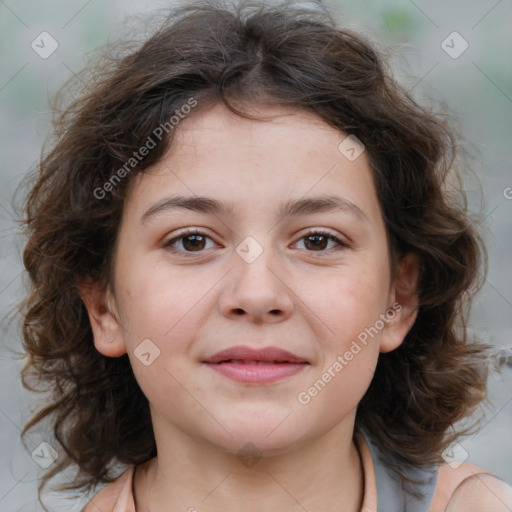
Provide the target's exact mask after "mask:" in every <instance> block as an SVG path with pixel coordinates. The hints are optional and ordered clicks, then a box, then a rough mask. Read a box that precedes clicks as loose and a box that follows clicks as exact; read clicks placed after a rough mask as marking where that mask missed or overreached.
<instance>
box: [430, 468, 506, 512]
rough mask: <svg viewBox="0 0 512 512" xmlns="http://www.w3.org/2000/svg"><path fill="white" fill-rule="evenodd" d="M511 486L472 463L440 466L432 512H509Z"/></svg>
mask: <svg viewBox="0 0 512 512" xmlns="http://www.w3.org/2000/svg"><path fill="white" fill-rule="evenodd" d="M511 509H512V487H511V486H510V485H508V484H507V483H506V482H504V481H502V480H500V479H499V478H498V477H496V476H495V475H492V474H491V473H490V472H489V471H486V470H485V469H483V468H480V467H478V466H475V465H473V464H461V465H460V466H459V467H457V468H456V469H454V468H452V467H450V466H449V465H448V464H442V465H441V466H440V467H439V473H438V478H437V485H436V491H435V494H434V499H433V501H432V506H431V508H430V511H429V512H445V511H446V512H482V511H484V510H492V511H493V512H501V511H503V512H510V510H511Z"/></svg>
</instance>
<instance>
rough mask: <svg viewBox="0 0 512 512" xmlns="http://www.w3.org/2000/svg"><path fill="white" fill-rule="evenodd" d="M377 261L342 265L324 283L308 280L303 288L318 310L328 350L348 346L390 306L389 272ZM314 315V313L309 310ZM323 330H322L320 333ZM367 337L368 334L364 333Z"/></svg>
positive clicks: (307, 302)
mask: <svg viewBox="0 0 512 512" xmlns="http://www.w3.org/2000/svg"><path fill="white" fill-rule="evenodd" d="M381 271H382V269H381V268H380V267H379V266H378V265H376V264H374V265H373V266H372V265H362V266H361V268H359V269H358V268H357V267H350V268H348V267H347V268H343V269H338V270H337V271H335V272H332V273H330V274H329V275H328V276H325V278H323V279H322V283H323V286H316V287H312V286H310V284H311V282H310V281H309V280H307V282H306V283H305V285H304V288H303V289H302V290H301V291H300V293H301V297H303V300H304V303H305V305H306V306H307V308H306V309H309V310H310V311H312V312H314V313H315V315H314V316H316V317H317V318H318V320H319V321H318V322H315V323H316V325H317V328H318V329H319V330H320V331H319V333H318V336H317V339H318V340H319V341H320V342H321V341H322V340H324V342H325V343H326V346H325V347H324V348H325V350H326V351H328V352H332V350H333V349H335V350H337V351H338V352H341V351H344V350H346V347H347V345H350V342H351V341H352V340H355V339H357V337H358V336H359V334H360V333H362V332H365V330H366V329H367V328H371V327H372V326H374V325H375V323H376V321H378V319H379V317H380V315H381V314H383V313H384V312H385V310H386V307H387V301H388V295H389V287H388V280H389V274H386V273H384V275H382V274H381V273H380V272H381ZM309 316H310V317H311V313H310V314H309ZM320 332H321V333H322V334H321V335H320ZM363 337H364V336H363Z"/></svg>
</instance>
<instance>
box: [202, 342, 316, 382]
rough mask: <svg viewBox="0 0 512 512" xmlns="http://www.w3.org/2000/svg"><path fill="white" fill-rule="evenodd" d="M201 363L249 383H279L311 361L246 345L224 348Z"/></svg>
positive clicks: (270, 348)
mask: <svg viewBox="0 0 512 512" xmlns="http://www.w3.org/2000/svg"><path fill="white" fill-rule="evenodd" d="M202 362H203V364H205V365H207V366H208V367H209V368H211V369H212V370H214V371H215V372H216V373H219V374H221V375H223V376H224V377H227V378H229V379H231V380H235V381H237V382H242V383H247V384H248V383H252V384H266V383H270V382H276V381H278V380H281V379H284V378H287V377H291V376H293V375H296V374H298V373H299V372H301V371H302V370H304V368H305V367H307V366H309V365H310V364H311V363H309V361H307V360H306V359H304V358H302V357H300V356H297V355H296V354H293V353H291V352H288V351H286V350H283V349H280V348H277V347H265V348H264V349H261V350H255V349H252V348H250V347H244V346H237V347H232V348H229V349H226V350H222V351H220V352H217V353H216V354H215V355H213V356H212V357H209V358H208V359H206V360H204V361H202Z"/></svg>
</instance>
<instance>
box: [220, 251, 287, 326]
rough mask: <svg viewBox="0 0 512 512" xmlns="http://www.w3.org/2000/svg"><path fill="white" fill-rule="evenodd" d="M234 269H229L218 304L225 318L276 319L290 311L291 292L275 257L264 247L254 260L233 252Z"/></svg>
mask: <svg viewBox="0 0 512 512" xmlns="http://www.w3.org/2000/svg"><path fill="white" fill-rule="evenodd" d="M233 262H234V267H235V268H234V269H233V270H232V271H231V272H229V274H228V276H227V279H226V282H225V289H224V290H223V292H222V293H221V295H220V297H219V301H218V306H219V307H220V309H221V313H222V314H223V315H224V316H226V317H229V318H232V319H233V318H240V317H242V318H244V319H245V320H246V321H249V322H252V323H255V324H262V323H278V322H282V321H284V320H286V319H287V318H289V317H290V315H291V314H292V310H293V307H294V293H293V291H292V289H291V288H290V283H288V282H287V281H288V280H287V279H286V275H285V272H284V270H283V268H282V266H281V265H279V264H278V261H277V258H276V257H274V256H273V255H272V254H271V250H270V249H268V250H267V249H265V250H263V252H262V253H261V254H260V255H259V256H258V257H257V258H256V259H255V260H254V261H251V260H245V259H244V258H243V257H241V256H240V255H239V254H234V255H233Z"/></svg>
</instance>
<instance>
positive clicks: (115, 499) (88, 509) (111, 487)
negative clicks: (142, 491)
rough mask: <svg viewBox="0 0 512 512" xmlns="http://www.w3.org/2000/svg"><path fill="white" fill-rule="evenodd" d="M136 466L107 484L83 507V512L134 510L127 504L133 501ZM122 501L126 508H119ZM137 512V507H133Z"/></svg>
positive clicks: (123, 511)
mask: <svg viewBox="0 0 512 512" xmlns="http://www.w3.org/2000/svg"><path fill="white" fill-rule="evenodd" d="M134 469H135V466H130V467H129V468H128V469H126V470H125V471H124V472H123V473H121V475H119V476H118V477H117V478H116V479H115V480H113V481H112V482H110V483H109V484H107V485H106V486H105V487H103V489H101V491H100V492H98V493H97V494H96V495H95V496H94V497H93V498H92V499H91V500H90V501H89V502H88V503H87V505H86V506H85V507H84V508H83V509H82V512H98V511H101V512H117V511H118V510H122V512H125V511H126V512H132V511H131V510H130V509H129V508H127V507H126V506H127V505H129V504H130V503H131V502H133V494H132V480H133V473H134ZM121 502H122V503H123V505H124V508H121V509H120V508H119V505H120V504H121ZM133 512H135V508H133Z"/></svg>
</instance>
